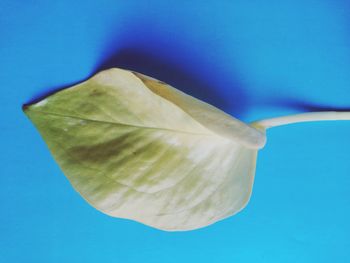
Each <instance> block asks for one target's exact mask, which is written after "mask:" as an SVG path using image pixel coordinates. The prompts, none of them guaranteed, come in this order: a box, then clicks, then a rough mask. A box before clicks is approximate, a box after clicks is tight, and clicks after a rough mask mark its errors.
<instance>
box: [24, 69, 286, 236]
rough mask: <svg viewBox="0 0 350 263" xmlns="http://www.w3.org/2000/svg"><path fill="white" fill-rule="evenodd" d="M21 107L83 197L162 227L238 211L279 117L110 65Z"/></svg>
mask: <svg viewBox="0 0 350 263" xmlns="http://www.w3.org/2000/svg"><path fill="white" fill-rule="evenodd" d="M24 110H25V113H26V114H27V116H28V117H29V118H30V119H31V120H32V122H33V123H34V124H35V126H36V127H37V128H38V130H39V132H40V134H41V135H42V137H43V138H44V140H45V141H46V143H47V145H48V147H49V149H50V151H51V153H52V155H53V156H54V158H55V160H56V161H57V163H58V164H59V166H60V167H61V169H62V171H63V172H64V174H65V175H66V177H67V178H68V179H69V181H70V182H71V184H72V186H73V187H74V188H75V189H76V190H77V191H78V192H79V193H80V194H81V195H82V197H83V198H85V199H86V200H87V202H89V203H90V204H91V205H92V206H93V207H95V208H96V209H98V210H100V211H102V212H103V213H106V214H108V215H110V216H114V217H121V218H128V219H132V220H136V221H139V222H142V223H144V224H147V225H150V226H153V227H155V228H158V229H162V230H169V231H179V230H191V229H196V228H200V227H204V226H207V225H209V224H212V223H214V222H216V221H218V220H221V219H223V218H225V217H228V216H230V215H233V214H235V213H237V212H238V211H240V210H241V209H242V208H243V207H244V206H245V205H246V204H247V202H248V200H249V198H250V195H251V191H252V185H253V181H254V174H255V166H256V156H257V151H258V149H260V148H262V147H263V146H264V144H265V141H266V136H265V129H266V128H268V127H270V126H276V125H278V124H276V121H275V122H274V120H276V119H272V122H271V120H267V121H265V122H263V121H261V122H256V123H254V124H252V125H247V124H245V123H243V122H241V121H239V120H237V119H235V118H233V117H231V116H229V115H227V114H226V113H224V112H222V111H220V110H219V109H217V108H215V107H213V106H211V105H209V104H207V103H204V102H202V101H200V100H197V99H195V98H193V97H191V96H189V95H187V94H185V93H183V92H181V91H179V90H177V89H175V88H173V87H171V86H169V85H167V84H165V83H163V82H160V81H158V80H155V79H152V78H150V77H147V76H145V75H142V74H139V73H135V72H131V71H127V70H122V69H117V68H114V69H110V70H106V71H102V72H100V73H98V74H97V75H95V76H94V77H92V78H91V79H89V80H87V81H85V82H83V83H81V84H79V85H76V86H73V87H71V88H68V89H65V90H62V91H59V92H57V93H55V94H53V95H51V96H49V97H47V98H45V99H44V100H42V101H40V102H38V103H36V104H32V105H30V106H27V107H25V109H24ZM280 119H281V118H280ZM278 121H280V120H278V119H277V122H278ZM271 123H272V124H271ZM282 124H286V123H282Z"/></svg>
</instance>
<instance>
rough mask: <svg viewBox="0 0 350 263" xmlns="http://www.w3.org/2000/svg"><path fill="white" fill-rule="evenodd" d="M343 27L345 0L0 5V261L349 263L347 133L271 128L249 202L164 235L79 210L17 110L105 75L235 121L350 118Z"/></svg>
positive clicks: (349, 34)
mask: <svg viewBox="0 0 350 263" xmlns="http://www.w3.org/2000/svg"><path fill="white" fill-rule="evenodd" d="M263 2H264V4H263ZM349 14H350V2H349V1H345V0H344V1H337V0H328V1H327V0H318V1H305V0H293V1H244V0H241V1H238V0H236V1H150V0H149V1H141V0H139V1H122V0H120V1H117V0H114V1H112V0H99V1H97V0H96V1H87V0H84V1H82V0H75V1H68V0H60V1H44V0H42V1H40V0H26V1H19V0H1V1H0V81H1V97H0V104H1V122H0V132H1V137H0V138H1V139H0V140H1V152H0V158H1V165H0V185H1V191H0V209H1V210H0V211H1V212H0V262H38V263H39V262H68V263H69V262H84V263H88V262H123V263H128V262H269V263H270V262H349V261H350V255H349V253H350V252H349V247H350V224H349V221H350V202H349V201H350V158H349V149H350V137H349V134H350V122H324V123H307V124H297V125H293V126H285V127H278V128H275V129H271V130H269V132H268V144H267V145H266V147H265V148H264V149H263V150H261V151H260V152H259V158H258V165H257V173H256V180H255V184H254V190H253V196H252V198H251V201H250V203H249V205H248V206H247V207H246V208H245V209H244V210H243V211H242V212H241V213H239V214H237V215H236V216H234V217H231V218H228V219H226V220H223V221H221V222H219V223H216V224H214V225H212V226H210V227H207V228H204V229H200V230H196V231H192V232H183V233H168V232H161V231H158V230H155V229H152V228H149V227H146V226H144V225H141V224H138V223H135V222H132V221H128V220H122V219H115V218H111V217H108V216H106V215H104V214H102V213H100V212H98V211H96V210H95V209H93V208H92V207H90V206H89V205H88V204H87V203H85V201H83V199H82V198H81V197H80V196H79V195H78V194H77V193H76V192H74V190H73V189H72V187H71V186H70V184H69V183H68V181H67V180H66V178H65V177H64V175H63V174H62V173H61V171H60V170H59V167H58V166H57V165H56V163H55V162H54V161H53V159H52V157H51V155H50V153H49V151H48V149H47V147H46V145H45V143H44V142H43V140H42V139H41V138H40V136H39V134H38V132H37V131H36V130H35V128H34V127H33V125H32V124H31V123H30V121H29V120H28V119H27V118H26V117H25V115H24V114H23V113H22V111H21V105H22V104H23V103H26V102H28V101H30V100H32V99H35V98H38V97H40V96H42V95H43V94H45V93H47V92H50V91H52V90H55V89H57V88H62V87H66V86H69V85H71V84H74V83H77V82H81V81H82V80H84V79H86V78H88V77H90V76H91V75H92V74H94V73H96V72H97V71H99V70H101V69H103V68H109V67H112V66H119V67H124V68H129V69H133V70H136V71H139V72H142V73H145V74H148V75H150V76H153V77H156V78H158V79H161V80H163V81H165V82H168V83H170V84H172V85H174V86H175V87H177V88H178V89H181V90H183V91H185V92H187V93H190V94H192V95H194V96H196V97H198V98H200V99H202V100H205V101H207V102H209V103H211V104H213V105H215V106H217V107H219V108H221V109H222V110H225V111H226V112H228V113H230V114H232V115H234V116H236V117H239V118H240V119H242V120H244V121H252V120H255V119H260V118H266V117H275V116H279V115H284V114H291V113H297V112H304V111H311V110H324V109H345V108H349V107H350V15H349Z"/></svg>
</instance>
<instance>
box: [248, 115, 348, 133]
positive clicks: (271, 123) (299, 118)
mask: <svg viewBox="0 0 350 263" xmlns="http://www.w3.org/2000/svg"><path fill="white" fill-rule="evenodd" d="M338 120H350V111H347V112H340V111H323V112H322V111H320V112H309V113H301V114H295V115H288V116H283V117H277V118H271V119H265V120H261V121H255V122H253V123H251V125H253V126H255V127H260V128H265V129H268V128H271V127H276V126H281V125H287V124H291V123H298V122H309V121H338Z"/></svg>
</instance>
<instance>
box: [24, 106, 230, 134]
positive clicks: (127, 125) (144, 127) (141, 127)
mask: <svg viewBox="0 0 350 263" xmlns="http://www.w3.org/2000/svg"><path fill="white" fill-rule="evenodd" d="M29 111H31V112H33V113H42V114H47V115H52V116H58V117H64V118H72V119H77V120H82V121H88V122H97V123H104V124H112V125H119V126H125V127H133V128H138V129H151V130H162V131H167V132H175V133H183V134H188V135H196V136H206V137H216V138H221V139H224V138H222V137H221V136H218V135H215V134H214V133H213V134H209V133H208V134H206V133H196V132H188V131H182V130H174V129H167V128H160V127H147V126H141V125H140V126H139V125H134V124H127V123H117V122H112V121H101V120H95V119H87V118H83V117H79V116H73V115H66V114H60V113H54V112H48V111H41V110H33V109H29Z"/></svg>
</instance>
